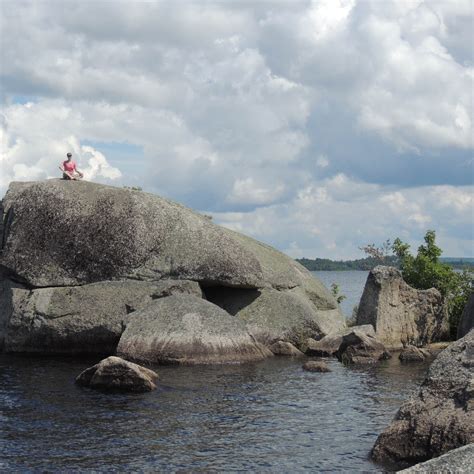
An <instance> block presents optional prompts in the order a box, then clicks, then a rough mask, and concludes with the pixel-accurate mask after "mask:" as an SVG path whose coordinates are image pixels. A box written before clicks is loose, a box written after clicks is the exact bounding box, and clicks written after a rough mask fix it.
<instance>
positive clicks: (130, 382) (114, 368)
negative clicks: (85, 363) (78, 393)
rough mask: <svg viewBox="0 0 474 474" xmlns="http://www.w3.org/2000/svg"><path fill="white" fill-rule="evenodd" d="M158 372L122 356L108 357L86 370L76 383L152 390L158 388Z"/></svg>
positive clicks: (117, 388) (112, 388) (108, 388)
mask: <svg viewBox="0 0 474 474" xmlns="http://www.w3.org/2000/svg"><path fill="white" fill-rule="evenodd" d="M157 379H158V374H157V373H156V372H153V370H150V369H146V368H145V367H142V366H140V365H137V364H133V363H132V362H128V361H126V360H124V359H121V358H120V357H114V356H111V357H107V359H104V360H101V361H100V362H99V363H98V364H96V365H94V366H93V367H89V368H88V369H86V370H84V372H82V373H81V374H79V375H78V377H77V378H76V383H77V384H78V385H82V386H84V387H90V388H96V389H104V390H120V391H124V392H150V391H152V390H154V389H155V388H156V385H155V382H156V380H157Z"/></svg>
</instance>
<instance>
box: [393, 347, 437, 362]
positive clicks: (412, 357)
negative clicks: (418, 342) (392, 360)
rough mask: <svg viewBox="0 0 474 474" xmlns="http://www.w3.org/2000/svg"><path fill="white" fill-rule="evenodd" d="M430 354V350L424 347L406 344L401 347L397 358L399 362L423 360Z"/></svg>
mask: <svg viewBox="0 0 474 474" xmlns="http://www.w3.org/2000/svg"><path fill="white" fill-rule="evenodd" d="M429 356H430V352H429V351H428V350H426V349H422V348H420V347H415V346H406V347H404V348H403V349H402V351H401V352H400V354H399V355H398V358H399V359H400V361H401V362H423V361H424V360H425V359H426V358H427V357H429Z"/></svg>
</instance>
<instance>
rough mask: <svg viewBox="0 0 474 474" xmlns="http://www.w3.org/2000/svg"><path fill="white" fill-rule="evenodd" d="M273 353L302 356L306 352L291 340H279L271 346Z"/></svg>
mask: <svg viewBox="0 0 474 474" xmlns="http://www.w3.org/2000/svg"><path fill="white" fill-rule="evenodd" d="M269 349H270V351H272V353H273V354H275V355H279V356H290V357H302V356H304V354H303V353H302V352H301V351H300V350H299V349H297V348H296V347H295V346H294V345H293V344H291V342H285V341H277V342H275V343H273V344H272V345H271V346H270V347H269Z"/></svg>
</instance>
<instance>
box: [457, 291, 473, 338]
mask: <svg viewBox="0 0 474 474" xmlns="http://www.w3.org/2000/svg"><path fill="white" fill-rule="evenodd" d="M471 329H474V293H471V296H470V297H469V299H468V301H467V303H466V306H465V307H464V309H463V312H462V315H461V319H460V320H459V325H458V339H460V338H461V337H464V336H465V335H466V334H467V333H468V332H469V331H470V330H471Z"/></svg>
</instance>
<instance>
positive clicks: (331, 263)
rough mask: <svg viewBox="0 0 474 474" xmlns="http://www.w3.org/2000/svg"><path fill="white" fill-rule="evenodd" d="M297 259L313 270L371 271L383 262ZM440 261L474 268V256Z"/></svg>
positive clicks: (391, 260)
mask: <svg viewBox="0 0 474 474" xmlns="http://www.w3.org/2000/svg"><path fill="white" fill-rule="evenodd" d="M296 261H297V262H299V263H301V265H303V267H305V268H307V269H308V270H310V271H312V272H318V271H350V270H363V271H369V270H372V268H374V267H376V266H377V265H381V264H382V263H381V262H380V261H379V260H377V259H375V258H372V257H367V258H359V259H356V260H330V259H328V258H315V259H310V258H297V259H296ZM440 261H441V262H442V263H446V264H447V265H449V266H450V267H452V268H456V269H459V270H464V269H466V270H471V271H472V270H474V257H464V258H456V257H441V258H440ZM383 265H391V266H394V267H398V266H399V264H398V259H397V257H395V256H390V257H387V258H386V261H385V262H384V263H383Z"/></svg>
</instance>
